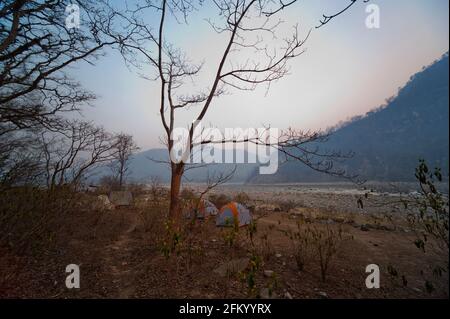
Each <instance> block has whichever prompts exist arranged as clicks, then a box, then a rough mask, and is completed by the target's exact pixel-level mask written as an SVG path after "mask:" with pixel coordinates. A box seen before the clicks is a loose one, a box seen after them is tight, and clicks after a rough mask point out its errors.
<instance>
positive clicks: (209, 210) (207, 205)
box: [185, 199, 219, 219]
mask: <svg viewBox="0 0 450 319" xmlns="http://www.w3.org/2000/svg"><path fill="white" fill-rule="evenodd" d="M195 212H197V214H196V217H197V218H199V219H203V218H206V217H208V216H216V215H217V214H218V213H219V210H218V209H217V207H216V205H214V204H213V203H211V202H210V201H209V200H206V199H203V200H202V201H201V202H200V203H199V204H198V209H196V207H193V208H191V209H190V210H189V212H187V213H186V214H185V216H186V218H192V217H193V216H194V213H195Z"/></svg>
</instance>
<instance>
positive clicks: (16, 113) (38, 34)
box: [0, 0, 126, 134]
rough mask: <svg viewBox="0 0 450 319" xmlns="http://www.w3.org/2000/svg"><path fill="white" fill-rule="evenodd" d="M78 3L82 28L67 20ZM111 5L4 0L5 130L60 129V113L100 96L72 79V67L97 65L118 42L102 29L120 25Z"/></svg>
mask: <svg viewBox="0 0 450 319" xmlns="http://www.w3.org/2000/svg"><path fill="white" fill-rule="evenodd" d="M74 5H76V6H78V8H79V12H80V17H81V21H80V24H79V26H77V25H76V24H70V23H69V24H67V23H66V22H67V21H68V22H70V21H71V19H72V16H70V15H71V14H72V12H71V11H70V8H74ZM106 9H107V7H105V6H103V5H101V3H100V2H99V1H92V0H46V1H30V0H3V1H1V2H0V124H2V126H3V130H2V131H0V134H2V133H5V132H8V131H11V130H21V129H24V128H33V127H36V126H39V127H47V128H54V127H56V128H55V129H59V121H58V117H57V115H58V114H63V113H64V112H68V111H73V110H77V109H79V108H80V107H81V106H82V105H83V104H87V103H89V102H91V101H92V100H93V99H94V98H95V96H94V95H93V94H92V93H90V92H88V91H86V90H84V89H83V88H82V87H81V86H80V85H79V84H78V83H77V82H75V81H73V80H71V79H70V78H69V76H68V74H67V69H68V67H70V66H72V65H74V64H75V63H77V62H81V61H85V62H88V63H93V62H94V60H95V59H96V58H97V57H98V56H99V54H101V53H102V49H103V48H105V47H107V46H111V45H113V44H114V43H116V40H115V39H113V38H112V37H110V36H107V35H106V33H105V32H103V31H102V30H106V29H108V28H109V26H110V25H111V24H113V23H114V22H113V21H114V15H113V14H112V13H111V12H108V11H107V10H106ZM66 20H67V21H66ZM74 22H76V21H74ZM122 36H124V35H122ZM124 38H126V36H124Z"/></svg>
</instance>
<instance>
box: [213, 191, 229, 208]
mask: <svg viewBox="0 0 450 319" xmlns="http://www.w3.org/2000/svg"><path fill="white" fill-rule="evenodd" d="M208 199H209V201H210V202H212V203H213V204H214V205H216V207H217V208H219V209H220V208H221V207H222V206H224V205H226V204H228V203H229V202H231V198H230V197H229V196H227V195H225V194H211V195H209V198H208Z"/></svg>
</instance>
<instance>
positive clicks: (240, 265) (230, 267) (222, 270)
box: [213, 258, 250, 277]
mask: <svg viewBox="0 0 450 319" xmlns="http://www.w3.org/2000/svg"><path fill="white" fill-rule="evenodd" d="M249 262H250V259H249V258H238V259H233V260H230V261H229V262H227V263H225V264H223V265H221V266H219V267H217V268H216V269H214V271H213V272H214V273H216V274H218V275H219V276H221V277H225V276H227V274H235V273H238V272H241V271H244V270H245V269H246V268H247V266H248V264H249Z"/></svg>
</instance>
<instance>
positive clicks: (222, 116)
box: [72, 0, 449, 149]
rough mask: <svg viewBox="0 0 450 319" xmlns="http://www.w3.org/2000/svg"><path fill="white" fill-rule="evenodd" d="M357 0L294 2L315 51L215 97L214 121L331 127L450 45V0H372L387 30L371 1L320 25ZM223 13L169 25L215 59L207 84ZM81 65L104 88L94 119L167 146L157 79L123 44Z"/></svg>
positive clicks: (181, 40) (83, 76)
mask: <svg viewBox="0 0 450 319" xmlns="http://www.w3.org/2000/svg"><path fill="white" fill-rule="evenodd" d="M206 2H208V0H207V1H206ZM347 3H348V0H302V1H299V2H298V3H297V4H296V5H295V6H293V7H291V8H290V9H289V10H285V12H283V14H282V19H283V20H284V21H285V27H286V28H287V27H290V26H292V25H294V24H296V23H298V24H299V27H300V30H301V31H302V33H303V34H306V32H307V31H308V30H309V29H311V28H313V30H312V33H311V36H310V38H309V40H308V42H307V43H306V48H307V51H306V52H305V53H304V54H303V55H302V56H300V57H298V58H296V59H295V60H291V61H290V62H289V63H290V75H288V76H286V77H285V78H283V79H282V80H280V81H278V82H276V83H274V84H272V86H271V88H270V90H269V92H268V94H267V95H266V90H265V87H261V88H260V89H258V90H256V91H254V92H241V91H237V92H232V93H233V94H231V95H227V96H224V97H221V98H219V99H217V100H215V102H214V103H213V105H212V106H211V108H210V111H209V113H208V114H207V116H206V117H205V122H206V123H211V124H213V125H215V126H218V127H220V128H224V127H242V128H246V127H261V125H262V124H270V125H271V126H272V127H278V128H286V127H289V126H292V127H295V128H306V129H319V128H326V127H329V126H332V125H335V124H336V123H338V122H339V121H341V120H345V119H347V118H349V117H351V116H354V115H358V114H364V113H365V112H367V111H369V110H370V109H373V108H375V107H377V106H379V105H381V104H383V103H384V100H385V99H386V98H388V97H390V96H392V95H393V94H395V93H396V92H397V89H398V87H400V86H403V85H404V84H405V83H406V82H407V81H408V79H409V77H410V76H411V75H412V74H414V73H416V72H417V71H419V70H420V69H421V68H422V66H424V65H428V64H430V63H431V62H432V61H433V60H435V59H437V58H439V57H440V56H441V55H442V54H443V53H445V52H446V51H448V46H449V43H448V37H449V17H448V12H449V1H448V0H372V1H370V3H374V4H377V5H378V6H379V7H380V10H381V12H380V13H381V16H380V18H381V27H380V29H368V28H366V26H365V19H366V16H367V13H366V12H365V8H366V4H363V3H360V4H357V5H355V6H354V7H352V8H351V10H349V11H348V12H346V13H345V14H344V15H341V16H339V17H338V18H336V19H334V20H333V21H332V22H330V23H329V24H327V25H326V26H324V27H322V28H320V29H314V26H316V25H317V24H318V21H319V20H320V18H321V16H322V14H323V13H325V14H329V13H334V12H336V11H338V9H339V8H342V7H344V6H345V5H346V4H347ZM214 14H215V11H212V10H211V9H208V8H205V9H204V10H200V11H199V12H197V13H195V14H194V15H192V16H191V17H190V19H189V26H185V25H179V24H176V23H171V24H170V25H169V28H168V30H167V32H166V39H167V40H169V41H171V42H173V43H175V44H177V45H178V44H179V45H180V46H181V47H182V48H183V49H184V50H185V51H186V53H187V55H188V56H189V57H190V58H191V59H192V60H193V61H197V62H199V61H204V62H205V72H204V74H203V77H202V78H201V80H200V81H199V83H200V84H207V83H210V82H211V77H212V75H213V73H212V72H209V71H211V70H214V69H215V66H216V65H217V61H218V59H219V57H220V54H221V52H222V51H223V50H224V46H225V44H224V42H223V41H222V38H221V37H218V36H217V34H215V33H214V32H213V31H212V29H211V28H210V27H209V25H208V24H207V22H206V21H205V20H204V18H207V17H209V16H211V15H214ZM151 23H152V22H151ZM153 23H154V22H153ZM285 35H287V33H286V34H285ZM269 44H270V42H269ZM144 71H145V70H144ZM72 74H73V75H74V77H75V78H76V79H77V80H79V81H80V82H81V83H82V84H83V85H84V86H85V87H86V88H88V89H90V90H91V91H93V92H95V93H96V94H98V96H99V99H98V100H97V101H96V102H95V107H94V108H90V109H87V110H85V112H84V116H85V118H87V119H92V120H94V121H95V122H97V123H98V124H101V125H103V126H105V127H106V128H107V129H108V130H111V131H116V132H117V131H124V132H127V133H130V134H133V135H134V137H135V139H136V140H137V142H138V144H139V146H140V147H142V148H143V149H147V148H152V147H161V144H160V142H159V136H161V135H162V126H161V122H160V118H159V114H158V107H159V106H158V103H159V95H158V83H157V82H151V81H147V80H143V79H141V78H140V77H139V76H138V75H137V73H136V71H135V70H129V69H128V68H127V67H126V66H125V65H124V63H123V60H122V59H121V57H120V56H119V55H118V54H117V53H115V52H108V54H107V56H106V57H104V58H102V59H101V60H99V61H98V62H97V63H96V65H95V66H91V65H87V64H82V65H79V66H77V67H76V68H75V69H74V70H73V71H72ZM198 112H199V109H198V108H197V109H196V108H193V109H191V112H189V113H186V112H185V113H183V114H181V122H184V123H188V122H189V121H191V119H192V118H193V117H194V116H196V115H197V114H198ZM181 122H180V123H181Z"/></svg>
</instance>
